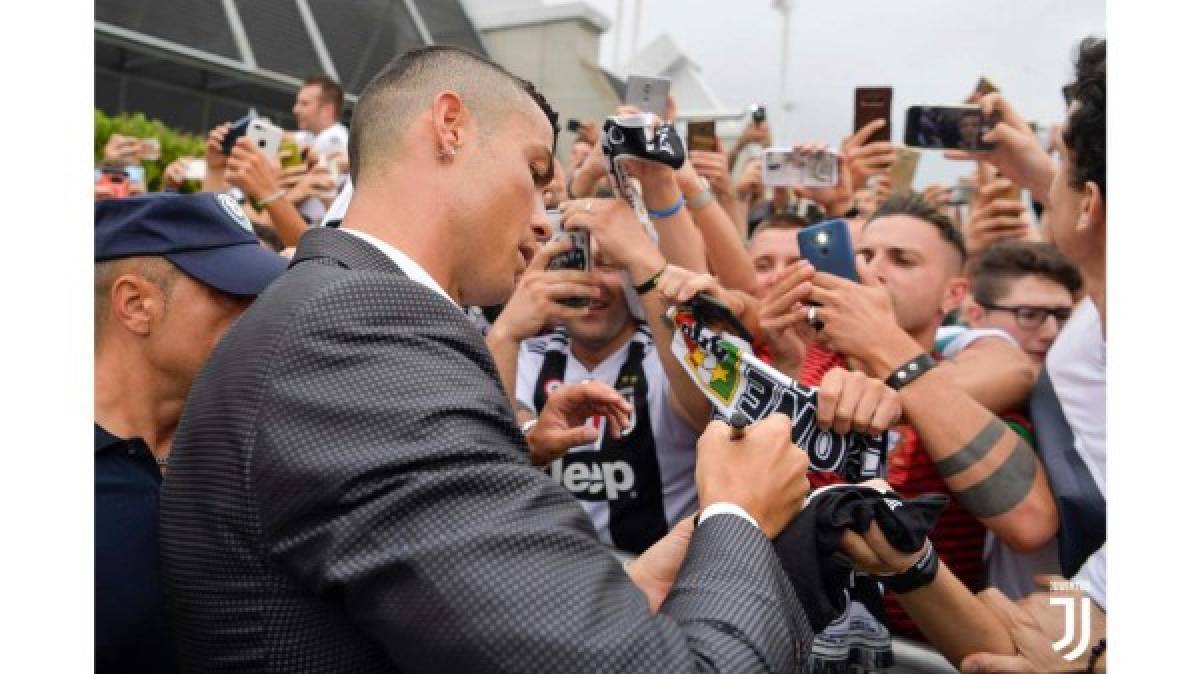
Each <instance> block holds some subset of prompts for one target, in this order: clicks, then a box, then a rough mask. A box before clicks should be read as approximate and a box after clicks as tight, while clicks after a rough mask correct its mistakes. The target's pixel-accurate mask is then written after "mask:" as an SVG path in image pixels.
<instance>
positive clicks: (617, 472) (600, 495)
mask: <svg viewBox="0 0 1200 674" xmlns="http://www.w3.org/2000/svg"><path fill="white" fill-rule="evenodd" d="M550 477H551V479H553V480H554V481H555V482H558V483H559V484H561V485H562V486H564V487H566V489H567V491H569V492H571V493H572V494H573V495H574V496H575V498H577V499H580V500H582V501H615V500H617V497H618V496H620V495H621V493H623V492H632V490H633V485H634V480H633V467H632V466H630V465H629V464H628V463H626V462H624V461H590V462H589V461H572V462H571V463H569V464H567V465H566V466H565V467H564V466H563V460H562V459H559V460H557V461H555V462H554V463H553V464H551V467H550Z"/></svg>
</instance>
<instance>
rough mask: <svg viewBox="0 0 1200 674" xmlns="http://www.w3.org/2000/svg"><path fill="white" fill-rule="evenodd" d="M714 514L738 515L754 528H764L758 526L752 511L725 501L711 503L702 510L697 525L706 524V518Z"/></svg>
mask: <svg viewBox="0 0 1200 674" xmlns="http://www.w3.org/2000/svg"><path fill="white" fill-rule="evenodd" d="M713 515H737V516H738V517H740V518H742V519H744V520H746V521H747V522H749V523H750V524H753V525H754V528H756V529H762V527H760V526H758V521H757V520H755V519H754V518H753V517H751V516H750V513H748V512H746V511H745V509H743V508H742V507H741V506H740V505H738V504H736V503H729V502H725V501H722V502H719V503H711V504H709V506H708V507H707V508H705V509H704V510H703V511H701V512H700V519H699V520H697V521H696V524H697V526H699V525H701V524H704V520H706V519H708V518H710V517H712V516H713Z"/></svg>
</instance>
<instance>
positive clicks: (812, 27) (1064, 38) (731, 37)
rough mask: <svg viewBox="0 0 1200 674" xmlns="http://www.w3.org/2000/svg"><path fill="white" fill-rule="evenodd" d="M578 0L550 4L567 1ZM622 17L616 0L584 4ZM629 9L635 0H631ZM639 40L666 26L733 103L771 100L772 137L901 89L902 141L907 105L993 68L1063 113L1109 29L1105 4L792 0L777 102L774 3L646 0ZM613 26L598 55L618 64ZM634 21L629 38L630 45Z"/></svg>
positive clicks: (955, 166) (930, 172)
mask: <svg viewBox="0 0 1200 674" xmlns="http://www.w3.org/2000/svg"><path fill="white" fill-rule="evenodd" d="M573 1H575V0H546V3H547V4H563V3H566V2H573ZM587 1H588V4H591V5H592V6H593V7H595V8H596V9H598V10H599V11H600V12H601V13H603V14H605V15H607V16H608V17H609V18H610V19H614V25H615V14H616V7H617V0H587ZM624 4H625V12H626V15H627V16H631V15H632V10H633V6H634V4H635V2H634V0H625V3H624ZM641 5H642V21H641V29H640V32H639V43H640V45H641V46H644V45H646V44H648V43H649V42H650V41H651V40H653V39H654V38H655V37H657V36H658V35H659V34H661V33H664V32H666V33H670V35H671V36H672V37H673V38H674V39H675V41H676V42H677V43H678V44H679V45H680V46H681V47H682V48H683V49H684V51H685V52H687V53H688V55H690V56H691V57H692V58H693V59H694V60H695V61H696V62H697V63H698V64H699V65H700V67H701V69H702V75H703V76H704V78H705V80H706V81H707V82H708V83H709V85H710V86H711V87H712V90H713V91H714V92H715V93H716V95H717V96H719V97H720V98H721V99H722V102H723V103H724V104H725V105H726V106H729V107H733V108H739V107H743V106H745V105H748V104H750V103H754V102H762V103H764V104H766V105H767V109H768V116H769V119H770V121H771V124H772V129H773V131H774V134H775V140H776V141H781V142H788V141H789V140H792V141H796V142H800V141H809V140H812V141H820V142H829V143H831V144H836V143H837V142H838V141H840V139H841V138H842V137H844V136H845V135H847V134H848V133H849V132H850V131H851V128H850V127H851V125H852V124H853V100H854V87H856V86H873V85H876V86H878V85H884V86H888V85H890V86H891V87H893V88H894V100H893V104H892V120H893V127H894V131H893V138H892V140H893V142H900V141H902V140H903V138H902V137H901V135H902V134H903V121H902V120H903V114H904V110H905V109H906V108H907V107H908V106H910V105H913V104H917V103H949V104H953V103H961V102H962V99H963V98H964V97H965V96H966V95H967V94H968V93H969V92H970V90H971V88H972V87H973V86H974V85H975V82H976V80H978V78H979V76H980V75H981V74H986V75H988V76H989V77H990V78H991V79H992V80H993V81H994V82H995V83H996V84H997V86H999V87H1000V89H1001V91H1002V92H1003V93H1004V95H1005V96H1006V97H1007V98H1009V99H1010V100H1011V101H1012V102H1013V103H1014V104H1015V105H1016V106H1017V108H1018V109H1019V110H1021V111H1022V113H1023V114H1024V115H1025V116H1026V117H1027V118H1028V119H1032V120H1039V121H1045V122H1047V123H1056V122H1059V121H1061V118H1062V115H1063V102H1062V93H1061V89H1062V85H1063V84H1064V83H1066V82H1067V81H1068V78H1069V76H1070V74H1071V58H1072V53H1073V48H1074V46H1075V45H1076V44H1077V43H1078V41H1079V39H1080V38H1082V37H1084V36H1086V35H1098V36H1102V35H1104V33H1105V17H1104V2H1103V1H1102V0H970V1H969V2H963V1H961V0H959V1H953V2H951V1H949V0H902V1H889V0H875V1H868V0H828V1H825V2H813V1H811V0H793V2H792V5H793V7H794V9H793V10H792V19H791V39H790V40H789V42H790V47H789V58H788V61H789V67H788V80H787V98H788V99H789V100H790V101H791V103H792V106H793V107H792V109H791V111H790V112H785V111H784V110H783V109H782V106H781V105H780V100H779V84H780V82H779V80H780V57H781V50H780V45H781V33H782V22H781V18H780V17H781V15H780V14H779V12H777V11H775V10H773V9H772V8H771V5H772V3H771V1H770V0H736V1H733V0H643V1H642V3H641ZM613 32H614V31H613V30H612V29H610V30H609V32H608V34H606V35H605V36H604V37H603V38H602V40H601V46H600V62H601V64H602V65H604V66H606V67H612V66H613V64H612V55H613ZM631 33H632V21H631V20H630V21H629V22H627V23H626V28H625V29H624V33H623V37H622V39H623V40H624V41H629V40H630V38H631ZM966 170H967V167H966V166H964V165H963V164H961V163H958V162H949V161H946V160H943V159H942V158H941V157H940V155H939V154H938V153H935V152H925V153H923V156H922V158H921V165H920V168H919V169H918V172H917V176H916V181H915V182H916V184H917V186H923V185H925V184H927V183H929V182H952V181H953V180H954V179H955V178H956V177H957V176H958V175H960V174H961V173H963V172H965V171H966Z"/></svg>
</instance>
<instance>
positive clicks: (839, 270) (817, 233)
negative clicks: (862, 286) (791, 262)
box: [796, 219, 858, 283]
mask: <svg viewBox="0 0 1200 674" xmlns="http://www.w3.org/2000/svg"><path fill="white" fill-rule="evenodd" d="M796 238H797V239H798V241H799V244H800V254H801V255H802V256H803V257H804V259H806V260H808V261H809V262H811V263H812V266H814V267H816V269H817V271H820V272H825V273H826V274H833V275H834V276H840V277H842V278H844V279H849V280H851V281H854V282H855V283H857V282H858V272H857V271H855V269H854V244H853V243H852V242H851V240H850V226H849V225H848V224H846V221H845V220H841V219H836V220H826V221H825V222H822V223H818V224H816V225H812V226H810V227H805V228H804V229H802V230H800V232H799V233H798V234H797V235H796Z"/></svg>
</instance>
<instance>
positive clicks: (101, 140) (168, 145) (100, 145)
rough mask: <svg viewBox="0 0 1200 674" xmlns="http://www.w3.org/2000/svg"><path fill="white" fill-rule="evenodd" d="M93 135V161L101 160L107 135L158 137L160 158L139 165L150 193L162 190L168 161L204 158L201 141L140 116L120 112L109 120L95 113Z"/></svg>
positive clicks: (201, 139)
mask: <svg viewBox="0 0 1200 674" xmlns="http://www.w3.org/2000/svg"><path fill="white" fill-rule="evenodd" d="M95 128H96V136H95V147H94V148H93V155H94V159H95V162H96V163H97V164H99V163H100V161H101V160H102V159H104V144H105V143H107V142H108V138H109V136H111V135H113V134H114V133H119V134H121V135H123V136H133V137H134V138H157V139H158V142H159V144H160V145H161V147H162V157H161V158H160V159H159V160H158V161H147V162H142V166H144V167H145V168H146V189H148V190H150V191H151V192H154V191H157V190H159V189H162V172H163V169H165V168H166V167H167V166H168V165H169V164H170V163H171V162H173V161H175V160H176V159H178V158H179V157H203V156H204V140H205V139H204V138H202V137H201V136H196V135H193V134H190V133H184V132H182V131H176V130H174V129H171V128H168V127H167V126H166V125H165V124H163V123H162V122H160V121H158V120H157V119H146V116H145V115H143V114H142V113H140V112H138V113H134V114H132V115H131V114H129V113H127V112H125V113H121V114H120V115H117V116H116V117H109V116H108V115H106V114H104V112H102V111H100V110H96V127H95Z"/></svg>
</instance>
